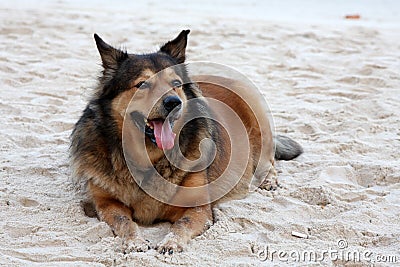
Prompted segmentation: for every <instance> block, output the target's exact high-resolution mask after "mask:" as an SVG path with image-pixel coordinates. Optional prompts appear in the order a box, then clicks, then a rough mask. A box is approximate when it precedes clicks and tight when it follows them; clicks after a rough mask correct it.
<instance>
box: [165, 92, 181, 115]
mask: <svg viewBox="0 0 400 267" xmlns="http://www.w3.org/2000/svg"><path fill="white" fill-rule="evenodd" d="M163 104H164V108H165V109H166V110H167V111H168V113H169V112H171V111H172V110H173V109H174V108H176V107H177V106H179V105H180V104H182V101H181V99H180V98H179V97H178V96H175V95H173V96H168V97H166V98H165V99H164V100H163Z"/></svg>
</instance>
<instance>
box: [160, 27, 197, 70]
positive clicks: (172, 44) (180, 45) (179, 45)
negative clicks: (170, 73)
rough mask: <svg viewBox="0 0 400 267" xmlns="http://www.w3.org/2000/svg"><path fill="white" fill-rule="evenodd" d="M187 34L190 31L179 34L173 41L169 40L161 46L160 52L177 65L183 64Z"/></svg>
mask: <svg viewBox="0 0 400 267" xmlns="http://www.w3.org/2000/svg"><path fill="white" fill-rule="evenodd" d="M189 32H190V30H183V31H181V33H180V34H179V35H178V36H177V37H176V38H175V39H174V40H171V41H169V42H168V43H166V44H164V45H163V46H161V48H160V51H161V52H164V53H167V54H168V55H170V56H171V57H173V58H175V59H176V61H177V62H178V64H180V63H183V62H185V50H186V45H187V36H188V34H189Z"/></svg>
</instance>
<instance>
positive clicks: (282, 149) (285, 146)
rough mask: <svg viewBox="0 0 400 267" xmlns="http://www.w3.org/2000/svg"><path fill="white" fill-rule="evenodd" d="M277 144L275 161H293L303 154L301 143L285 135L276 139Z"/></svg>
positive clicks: (277, 136)
mask: <svg viewBox="0 0 400 267" xmlns="http://www.w3.org/2000/svg"><path fill="white" fill-rule="evenodd" d="M274 143H275V159H277V160H291V159H294V158H296V157H298V156H300V155H301V153H303V148H302V147H301V145H300V144H299V143H297V142H296V141H294V140H293V139H290V138H289V137H286V136H283V135H276V136H275V137H274Z"/></svg>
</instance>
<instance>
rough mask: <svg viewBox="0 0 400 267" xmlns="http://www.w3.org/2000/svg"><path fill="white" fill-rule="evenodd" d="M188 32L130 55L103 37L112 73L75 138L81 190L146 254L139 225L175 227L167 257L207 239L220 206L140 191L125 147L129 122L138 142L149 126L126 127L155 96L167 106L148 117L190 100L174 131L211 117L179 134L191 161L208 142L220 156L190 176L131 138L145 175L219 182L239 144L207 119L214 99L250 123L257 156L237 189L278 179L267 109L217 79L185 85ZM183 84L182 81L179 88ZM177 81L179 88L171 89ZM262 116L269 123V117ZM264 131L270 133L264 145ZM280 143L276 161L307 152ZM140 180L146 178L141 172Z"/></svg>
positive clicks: (155, 148) (166, 243)
mask: <svg viewBox="0 0 400 267" xmlns="http://www.w3.org/2000/svg"><path fill="white" fill-rule="evenodd" d="M188 34H189V30H185V31H182V32H181V33H180V34H179V35H178V36H177V37H176V38H175V39H174V40H172V41H169V42H167V43H166V44H164V45H163V46H162V47H161V48H160V50H159V51H157V52H155V53H150V54H144V55H137V54H128V53H127V52H125V51H122V50H119V49H116V48H113V47H112V46H110V45H108V44H106V43H105V42H104V41H103V40H102V39H101V38H100V37H98V36H97V35H95V41H96V44H97V48H98V50H99V52H100V56H101V59H102V64H103V68H104V70H103V73H102V75H101V77H100V79H99V84H98V87H97V90H96V93H95V95H94V96H93V97H92V99H91V100H90V102H89V104H88V105H87V107H86V109H85V110H84V111H83V115H82V116H81V118H80V119H79V121H78V122H77V123H76V125H75V129H74V130H73V132H72V135H71V148H70V151H71V165H72V169H73V171H74V173H73V177H74V182H75V183H76V184H77V185H78V184H79V185H83V186H84V187H83V189H82V190H83V191H84V192H85V194H86V196H87V197H88V199H89V200H90V203H92V204H93V206H94V209H95V213H96V214H97V216H98V218H99V219H100V220H102V221H105V222H106V223H108V224H109V225H110V226H111V228H112V230H113V231H114V233H115V234H116V235H118V236H120V237H122V238H124V239H125V240H127V241H128V242H129V243H130V248H131V249H132V250H135V251H146V250H147V249H149V248H150V246H149V243H148V241H147V240H145V239H144V238H143V237H142V236H141V234H140V233H139V231H138V225H137V223H140V224H151V223H154V222H156V221H169V222H171V223H172V229H171V233H170V234H168V235H167V236H166V237H165V238H164V240H163V241H162V242H160V243H159V244H158V245H157V246H156V249H158V251H159V252H160V253H166V252H167V253H173V252H174V251H182V249H183V248H184V246H185V244H186V243H187V242H188V241H189V240H190V239H191V238H193V237H195V236H197V235H200V234H202V233H203V231H205V229H206V228H207V227H208V226H210V225H211V224H212V222H213V215H212V206H211V205H212V204H213V203H212V204H202V205H200V206H195V207H190V205H188V206H187V207H184V206H174V205H170V204H165V203H162V202H160V201H158V200H156V199H154V198H152V197H151V196H149V195H147V194H146V193H145V192H144V191H143V190H142V189H141V188H140V187H139V186H138V184H137V183H136V182H135V180H134V179H133V177H132V174H131V172H130V171H129V169H128V167H127V163H126V159H125V157H124V151H123V148H122V146H123V143H122V142H123V140H122V131H123V127H124V123H125V124H128V125H129V123H130V124H132V125H131V126H132V129H133V130H132V135H133V136H131V138H135V136H142V137H143V136H145V133H144V132H143V129H144V128H143V129H141V128H140V127H141V126H140V125H139V124H140V123H139V122H136V123H137V124H138V125H139V126H137V127H136V126H135V123H134V120H135V118H133V117H132V118H130V117H129V116H128V117H127V118H128V119H126V120H125V122H124V117H125V114H126V113H129V114H133V115H132V116H134V115H135V114H136V115H137V114H141V113H140V112H141V107H142V106H143V107H144V106H148V105H151V102H152V101H153V100H154V99H152V97H153V95H155V94H158V95H162V96H163V99H164V102H162V101H161V102H157V103H155V105H154V108H153V109H152V111H151V112H150V114H149V115H148V118H147V119H149V120H150V119H153V118H159V117H161V118H165V117H166V115H168V114H167V113H168V111H165V110H166V106H165V98H166V97H173V99H174V100H177V99H178V100H180V101H181V103H182V104H181V106H179V107H181V109H182V116H181V117H179V118H178V117H177V118H176V122H175V126H171V127H178V126H179V124H180V123H181V120H182V118H184V116H185V114H186V113H188V112H192V113H196V114H201V115H203V118H197V119H194V120H192V121H190V122H189V123H187V124H185V125H184V127H183V128H182V131H181V133H180V134H179V136H178V137H177V139H178V141H177V143H178V144H177V145H178V146H179V148H180V150H181V151H182V154H183V155H184V156H185V157H186V158H187V159H189V160H195V159H197V158H199V157H200V150H199V146H200V142H201V141H202V140H203V139H205V138H209V139H212V140H213V141H214V143H215V144H216V148H217V149H216V157H215V159H214V161H213V162H212V164H211V165H210V166H209V167H208V168H207V169H205V170H202V171H197V172H190V171H183V170H180V169H178V168H177V167H175V166H173V165H172V164H170V163H169V161H168V159H167V158H166V157H165V155H164V152H163V150H162V149H160V148H159V146H160V145H158V143H156V142H155V141H154V140H151V138H150V137H149V136H147V137H144V138H145V139H144V140H145V151H143V150H140V149H139V148H137V147H135V146H134V145H129V140H132V139H130V138H127V141H126V142H128V144H124V145H127V147H129V148H130V150H131V151H129V152H130V153H132V154H133V155H136V157H135V158H136V159H138V161H137V165H138V166H137V167H138V169H140V170H143V176H144V175H145V170H146V169H147V168H150V167H154V168H155V169H156V170H157V172H158V173H159V174H160V175H161V176H162V177H163V178H164V179H166V180H167V181H170V182H172V183H174V184H177V185H182V186H185V187H198V186H202V185H206V184H208V183H210V182H211V181H213V180H214V179H216V178H218V177H219V176H220V174H221V173H222V172H223V171H224V170H225V168H226V167H227V165H228V159H229V157H228V156H227V155H229V154H230V153H231V147H232V144H231V143H230V141H229V137H228V133H227V132H226V131H225V130H224V129H222V128H221V127H220V126H219V124H217V123H216V122H214V121H213V120H210V119H207V116H208V115H211V114H214V113H215V111H213V110H212V108H211V107H209V106H208V105H207V101H205V100H203V98H204V97H211V98H214V99H218V100H220V101H222V102H224V103H225V104H227V105H228V106H230V107H231V108H232V109H233V110H235V112H236V113H237V114H238V115H239V117H240V118H241V119H242V121H243V122H244V124H245V127H246V130H247V133H248V135H249V142H250V143H249V144H250V148H249V149H250V154H249V155H250V156H249V159H248V161H247V164H246V169H245V172H244V175H243V176H242V178H241V180H240V182H239V184H238V186H236V187H235V189H234V190H233V191H232V192H235V190H236V191H240V190H237V189H238V188H239V187H240V186H242V187H245V188H246V189H248V185H249V183H250V180H251V178H252V177H253V175H254V176H258V177H259V178H260V177H261V179H266V183H269V182H270V181H269V179H270V178H271V177H272V176H273V175H274V169H273V164H274V149H273V147H274V146H273V143H274V141H273V137H272V134H271V130H270V129H269V124H268V127H266V128H265V129H261V128H260V124H259V121H257V120H256V118H255V114H256V115H257V112H261V111H257V107H249V106H248V104H247V103H245V102H244V101H243V100H242V99H241V98H240V97H239V96H238V95H236V94H235V93H233V92H232V91H230V90H227V89H226V88H239V87H241V86H243V85H241V84H240V83H239V82H237V81H233V80H229V79H226V78H222V77H216V76H211V77H206V79H209V81H210V82H208V83H207V82H198V83H197V84H195V83H190V82H189V83H183V81H190V77H189V76H188V71H187V70H186V68H185V65H184V64H181V63H184V62H185V49H186V45H187V36H188ZM178 64H181V65H179V67H178V68H175V69H174V71H173V72H172V73H169V75H166V76H165V77H163V78H162V80H161V85H160V83H159V84H158V85H152V86H149V85H146V86H148V88H145V89H139V88H141V87H142V86H143V81H146V80H147V79H148V78H150V77H151V76H153V75H154V74H156V73H158V72H159V71H161V70H163V69H166V68H168V67H171V66H175V65H178ZM197 78H198V77H197ZM177 80H178V81H181V82H182V84H179V82H178V83H176V81H177ZM200 80H204V79H200ZM172 81H175V83H172V84H171V82H172ZM135 93H138V94H139V95H140V94H141V97H140V100H138V101H137V102H135V103H133V104H134V110H129V109H130V105H129V101H130V100H131V98H132V96H133V95H134V94H135ZM191 99H198V100H199V102H198V105H195V106H194V107H193V106H191V107H186V106H185V102H187V101H189V100H191ZM163 103H164V106H163ZM188 109H192V110H188ZM193 109H194V110H193ZM214 115H215V114H214ZM258 115H259V114H258ZM140 116H142V115H140ZM217 116H219V117H220V119H221V120H223V119H224V118H223V114H217ZM261 116H262V117H263V118H264V119H266V116H263V114H261ZM145 119H146V118H145ZM154 123H155V122H154ZM143 127H145V126H143ZM171 129H172V128H171ZM174 129H175V128H174ZM262 133H263V134H264V135H265V138H264V139H263V140H262V138H261V134H262ZM262 142H263V143H262ZM275 143H276V144H277V146H276V147H277V152H276V156H275V158H276V159H285V160H288V159H292V158H295V157H297V156H298V155H299V154H301V153H302V149H301V147H300V146H299V145H298V144H297V143H296V142H294V141H293V140H291V139H289V138H287V137H279V136H278V137H277V138H276V140H275ZM261 147H263V151H261ZM143 154H147V155H148V157H149V159H150V161H151V164H152V166H147V165H148V163H146V162H145V161H143V162H141V160H140V159H141V155H143ZM146 164H147V165H146ZM135 175H140V172H139V174H137V173H136V174H135ZM268 177H269V178H268ZM141 179H145V177H141ZM246 186H247V187H246ZM159 190H161V191H162V190H163V189H162V188H160V189H159ZM232 192H231V193H232ZM213 193H215V192H204V191H201V194H200V193H199V194H195V195H190V196H189V195H187V194H184V193H181V192H179V191H177V192H176V194H175V195H174V198H175V197H176V199H180V200H182V199H183V200H184V201H187V203H196V198H208V197H211V195H212V194H213Z"/></svg>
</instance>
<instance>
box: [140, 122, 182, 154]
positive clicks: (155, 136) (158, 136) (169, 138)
mask: <svg viewBox="0 0 400 267" xmlns="http://www.w3.org/2000/svg"><path fill="white" fill-rule="evenodd" d="M144 122H145V124H146V125H145V129H144V133H145V135H146V136H147V137H148V138H150V140H151V142H153V143H154V144H155V145H157V146H158V148H160V149H167V150H169V149H172V148H173V147H174V144H175V136H176V134H175V133H174V132H173V131H172V128H173V127H174V121H172V122H171V121H170V119H167V120H164V119H153V120H148V119H144Z"/></svg>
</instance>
